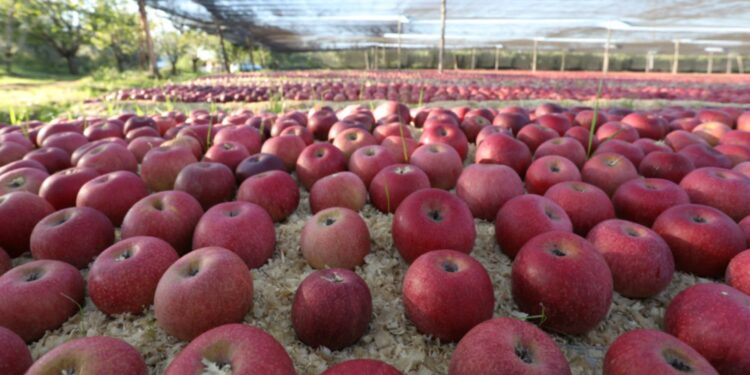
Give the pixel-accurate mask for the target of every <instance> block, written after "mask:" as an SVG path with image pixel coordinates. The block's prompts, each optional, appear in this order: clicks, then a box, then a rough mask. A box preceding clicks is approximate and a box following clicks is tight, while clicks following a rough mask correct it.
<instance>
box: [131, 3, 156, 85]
mask: <svg viewBox="0 0 750 375" xmlns="http://www.w3.org/2000/svg"><path fill="white" fill-rule="evenodd" d="M137 1H138V13H140V15H141V27H142V28H143V34H144V36H145V40H146V51H147V53H148V65H149V71H150V72H151V75H152V76H154V77H156V78H161V77H160V75H159V69H158V68H157V67H156V54H154V42H153V40H152V39H151V28H150V27H149V24H148V14H147V13H146V0H137Z"/></svg>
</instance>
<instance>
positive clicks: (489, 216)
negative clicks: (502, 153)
mask: <svg viewBox="0 0 750 375" xmlns="http://www.w3.org/2000/svg"><path fill="white" fill-rule="evenodd" d="M523 193H524V190H523V182H522V181H521V178H520V177H518V174H517V173H516V171H514V170H513V169H511V168H510V167H508V166H505V165H498V164H472V165H469V166H467V167H466V168H464V170H463V172H461V176H460V177H459V178H458V182H457V183H456V195H458V197H459V198H461V199H463V200H464V202H466V204H467V205H468V206H469V209H470V210H471V213H472V215H473V216H474V217H475V218H478V219H483V220H487V221H493V220H495V217H496V216H497V211H498V210H499V209H500V207H502V205H503V204H505V202H507V201H508V200H510V199H511V198H513V197H517V196H519V195H521V194H523Z"/></svg>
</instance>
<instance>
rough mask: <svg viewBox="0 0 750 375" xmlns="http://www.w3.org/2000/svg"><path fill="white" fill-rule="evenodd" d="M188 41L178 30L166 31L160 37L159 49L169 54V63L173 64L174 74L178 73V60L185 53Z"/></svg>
mask: <svg viewBox="0 0 750 375" xmlns="http://www.w3.org/2000/svg"><path fill="white" fill-rule="evenodd" d="M187 43H188V42H187V41H186V40H185V38H184V37H183V35H182V34H180V33H178V32H176V31H169V32H165V33H163V34H162V35H161V37H160V38H159V41H158V46H159V51H161V52H162V53H164V54H165V55H167V59H168V60H169V64H170V65H171V66H172V75H176V74H177V61H179V60H180V57H181V56H182V55H184V54H185V51H186V50H187Z"/></svg>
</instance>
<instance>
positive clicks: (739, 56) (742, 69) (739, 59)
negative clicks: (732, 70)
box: [737, 53, 745, 74]
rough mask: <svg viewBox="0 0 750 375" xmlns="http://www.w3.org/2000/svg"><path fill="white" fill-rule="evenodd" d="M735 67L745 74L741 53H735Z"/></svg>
mask: <svg viewBox="0 0 750 375" xmlns="http://www.w3.org/2000/svg"><path fill="white" fill-rule="evenodd" d="M737 69H738V70H739V71H740V74H745V66H744V64H743V63H742V55H741V54H739V53H738V54H737Z"/></svg>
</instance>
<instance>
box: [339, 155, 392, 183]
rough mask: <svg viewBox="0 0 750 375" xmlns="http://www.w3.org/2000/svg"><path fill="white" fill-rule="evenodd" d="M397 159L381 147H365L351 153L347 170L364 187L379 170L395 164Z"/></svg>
mask: <svg viewBox="0 0 750 375" xmlns="http://www.w3.org/2000/svg"><path fill="white" fill-rule="evenodd" d="M396 160H397V159H396V158H395V157H393V155H391V153H390V152H389V151H388V150H387V149H386V148H385V147H383V146H365V147H362V148H360V149H357V151H354V153H352V156H351V157H350V158H349V170H350V171H351V172H352V173H354V174H356V175H357V176H359V178H360V179H362V182H363V183H364V184H365V186H370V182H371V181H372V179H373V178H374V177H375V175H376V174H377V173H378V172H380V170H381V169H383V168H385V167H387V166H389V165H393V164H396V162H397V161H396Z"/></svg>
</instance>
